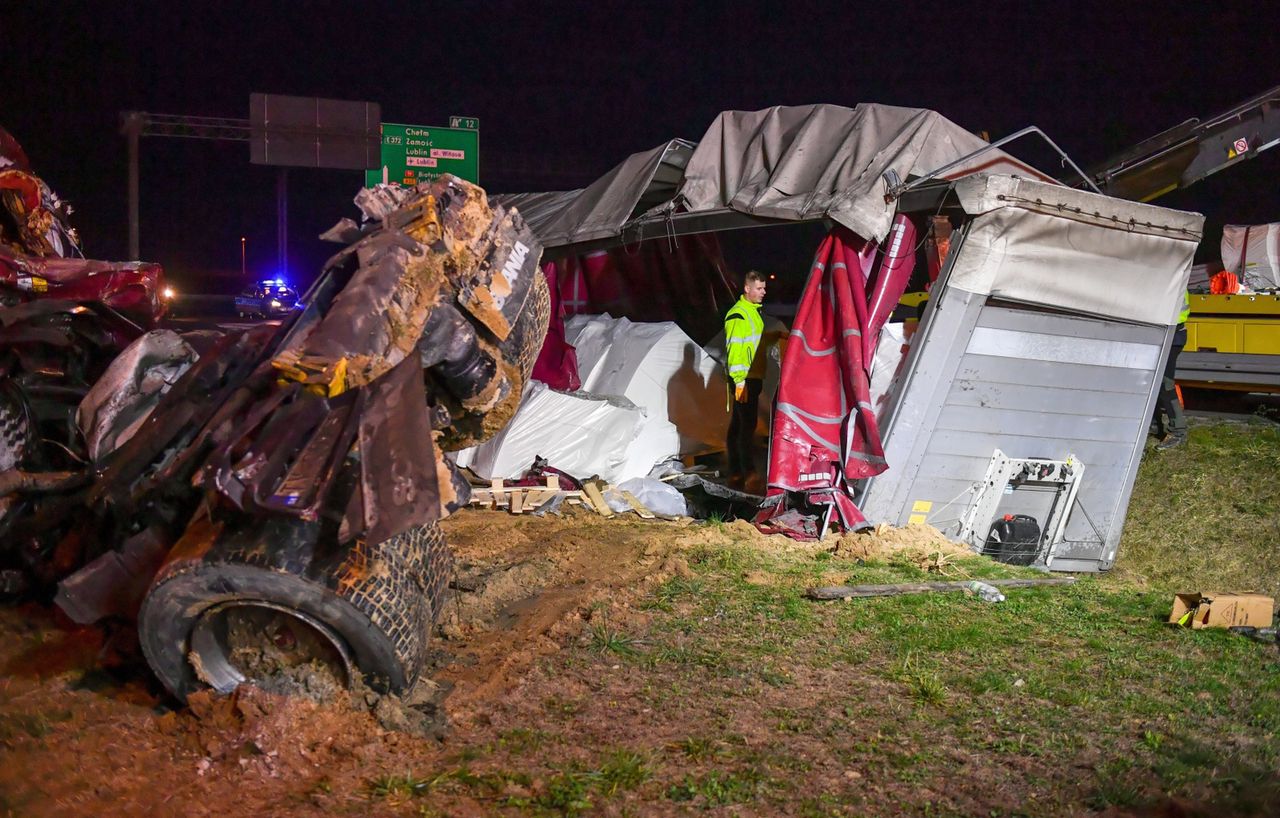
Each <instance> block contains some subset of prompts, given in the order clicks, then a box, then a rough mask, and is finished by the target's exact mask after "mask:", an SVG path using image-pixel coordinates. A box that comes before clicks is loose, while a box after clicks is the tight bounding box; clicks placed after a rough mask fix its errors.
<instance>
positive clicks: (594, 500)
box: [582, 483, 613, 517]
mask: <svg viewBox="0 0 1280 818" xmlns="http://www.w3.org/2000/svg"><path fill="white" fill-rule="evenodd" d="M582 494H583V499H585V500H589V501H590V504H591V507H592V508H593V509H595V512H596V513H597V514H599V515H600V516H601V517H612V516H613V509H611V508H609V504H608V503H606V502H605V501H604V494H602V493H601V491H600V486H598V485H597V484H595V483H583V484H582Z"/></svg>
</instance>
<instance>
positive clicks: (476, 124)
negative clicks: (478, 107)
mask: <svg viewBox="0 0 1280 818" xmlns="http://www.w3.org/2000/svg"><path fill="white" fill-rule="evenodd" d="M449 127H450V128H466V129H467V130H468V131H478V130H480V120H479V119H477V118H476V117H474V116H451V117H449Z"/></svg>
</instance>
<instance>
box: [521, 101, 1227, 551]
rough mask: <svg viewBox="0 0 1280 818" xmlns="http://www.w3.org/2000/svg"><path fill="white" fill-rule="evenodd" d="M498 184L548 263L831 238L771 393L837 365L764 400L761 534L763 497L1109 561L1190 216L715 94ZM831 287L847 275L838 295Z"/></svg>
mask: <svg viewBox="0 0 1280 818" xmlns="http://www.w3.org/2000/svg"><path fill="white" fill-rule="evenodd" d="M1028 132H1034V133H1038V131H1036V130H1035V129H1028ZM1040 136H1043V134H1040ZM1044 138H1045V140H1046V141H1048V139H1047V137H1044ZM1049 144H1050V145H1051V146H1052V142H1050V143H1049ZM1054 147H1055V149H1056V146H1054ZM1062 159H1063V162H1064V164H1069V165H1070V166H1071V167H1072V168H1074V167H1075V166H1074V164H1073V163H1070V160H1069V159H1068V158H1067V157H1066V156H1065V155H1063V156H1062ZM1076 170H1077V172H1078V169H1076ZM506 201H509V202H513V203H516V204H518V205H519V206H520V207H521V209H522V211H523V212H525V213H526V214H528V218H529V222H530V226H531V227H532V228H533V229H534V231H535V233H537V234H538V235H539V238H540V239H541V240H542V241H543V243H544V245H545V246H546V253H545V256H544V258H546V259H548V260H551V261H556V260H561V259H565V258H571V257H574V256H579V255H582V254H585V253H587V252H598V251H600V250H602V249H609V248H617V247H619V246H622V245H627V246H634V245H635V244H637V243H639V242H642V241H644V240H646V239H658V240H660V241H663V242H666V243H668V244H672V243H678V242H679V241H680V240H681V237H682V236H689V235H692V234H699V233H706V232H718V231H729V230H735V229H740V228H748V227H762V226H777V225H785V224H795V223H799V222H814V221H821V222H822V223H824V224H825V225H826V226H827V227H828V228H829V229H830V231H831V235H830V236H829V242H830V241H835V242H836V243H837V244H839V243H841V242H843V245H842V246H843V247H845V248H847V253H848V255H846V256H843V257H842V256H839V255H831V256H830V257H829V256H828V255H827V254H829V253H830V252H831V250H830V247H829V242H824V246H823V249H822V250H821V251H820V253H819V258H818V259H817V260H815V264H814V268H813V271H812V272H811V279H810V283H811V285H812V286H811V287H810V291H811V292H810V296H809V297H810V298H811V299H812V300H813V301H814V302H815V305H813V306H814V309H817V312H816V313H815V312H814V310H812V309H807V307H806V303H803V302H802V304H801V305H800V317H801V319H804V320H806V321H810V323H809V324H807V325H806V326H805V327H804V333H803V334H802V335H803V339H804V343H792V344H791V345H790V346H789V348H788V351H787V354H786V358H785V360H784V363H783V386H782V389H783V391H784V392H786V391H787V389H788V387H787V379H788V376H787V370H788V368H792V369H793V370H795V369H796V368H797V367H803V366H805V365H806V364H805V363H804V361H802V360H801V359H807V360H808V362H809V363H810V364H812V362H813V361H815V360H819V359H824V360H826V361H827V362H828V363H830V362H834V363H835V364H836V366H835V368H834V369H829V370H827V371H828V373H829V375H830V377H826V378H814V377H806V378H800V379H799V382H798V383H797V384H796V385H795V386H794V387H793V388H792V389H791V391H790V392H787V394H786V396H785V400H786V402H785V404H783V403H779V410H780V411H778V412H775V413H774V428H773V437H772V439H771V452H770V470H769V479H768V484H769V493H768V496H767V498H766V504H765V510H764V511H763V512H762V514H761V517H760V518H758V521H761V522H769V523H770V524H771V529H772V530H787V528H788V526H785V525H784V526H779V525H777V522H778V520H779V519H782V518H783V517H784V516H785V514H784V513H783V512H789V513H792V514H793V515H796V514H798V515H799V516H801V517H805V516H806V515H807V516H808V519H809V520H810V522H808V523H806V526H807V527H806V526H800V525H797V524H795V520H794V519H792V520H791V523H790V524H789V528H790V530H791V531H793V532H795V533H799V534H801V535H802V536H803V535H804V534H805V533H806V532H807V534H808V535H810V536H821V535H822V534H823V533H825V531H826V530H827V527H828V524H829V523H838V524H841V525H842V526H843V527H845V528H854V527H858V526H860V525H863V524H865V523H877V522H890V523H895V524H907V523H911V522H927V523H931V524H934V525H936V526H937V527H939V528H940V529H942V530H943V531H944V533H947V534H948V535H950V536H952V537H953V538H955V539H957V540H960V541H965V542H968V543H970V544H971V545H973V546H974V547H975V549H979V550H987V551H989V552H991V553H994V554H995V555H996V556H997V557H1002V558H1007V559H1008V560H1009V561H1015V562H1020V563H1023V564H1038V565H1041V566H1044V567H1048V568H1051V569H1056V570H1104V569H1106V568H1109V567H1110V566H1111V565H1112V564H1113V563H1114V561H1115V557H1116V551H1117V548H1118V544H1119V539H1120V534H1121V531H1122V528H1123V523H1124V517H1125V511H1126V507H1127V504H1128V499H1129V496H1130V493H1131V491H1132V487H1133V482H1134V479H1135V477H1136V473H1137V467H1138V464H1139V461H1140V459H1141V456H1142V451H1143V441H1144V437H1145V435H1146V432H1147V428H1148V422H1149V419H1150V418H1151V415H1152V411H1153V406H1154V402H1155V398H1156V393H1157V390H1158V388H1159V382H1160V377H1159V373H1160V372H1161V370H1162V368H1163V364H1164V360H1165V357H1166V356H1167V354H1168V349H1169V343H1170V339H1171V337H1172V333H1173V329H1174V327H1173V325H1174V323H1175V321H1176V315H1177V312H1178V307H1179V305H1180V303H1181V293H1182V292H1183V290H1184V288H1185V286H1186V280H1187V275H1188V272H1189V269H1190V265H1191V260H1192V254H1193V253H1194V250H1195V247H1196V243H1197V242H1198V241H1199V238H1200V231H1201V227H1202V221H1203V219H1202V217H1201V216H1199V215H1198V214H1192V213H1184V212H1180V211H1174V210H1169V209H1165V208H1159V207H1155V206H1151V205H1142V204H1135V203H1133V202H1128V201H1124V200H1120V199H1114V198H1111V197H1108V196H1105V195H1102V194H1100V193H1096V192H1095V193H1090V192H1083V191H1079V190H1073V189H1070V188H1068V187H1065V186H1063V185H1061V184H1059V183H1058V182H1057V181H1056V180H1054V179H1053V178H1051V177H1049V176H1048V175H1046V174H1044V173H1041V172H1040V171H1037V170H1035V169H1034V168H1032V167H1030V166H1029V165H1026V164H1025V163H1022V162H1020V161H1018V160H1017V159H1015V158H1013V157H1012V156H1010V155H1008V154H1006V153H1004V152H1003V151H1001V150H999V149H997V148H996V147H995V146H991V145H988V144H987V143H986V142H984V141H983V140H981V139H979V138H978V137H976V136H974V135H972V134H970V133H969V132H967V131H965V130H963V129H962V128H959V127H958V126H956V125H954V124H953V123H951V122H949V121H947V120H946V119H944V118H943V117H941V116H940V115H938V114H937V113H934V112H931V111H923V110H917V109H906V108H894V107H889V106H882V105H859V106H858V107H856V108H852V109H850V108H843V107H840V106H832V105H812V106H802V107H795V108H771V109H767V110H764V111H756V112H726V113H724V114H721V115H720V117H718V118H717V120H716V121H715V123H713V125H712V126H711V128H709V129H708V131H707V133H706V134H705V135H704V137H703V138H702V140H700V141H699V142H697V143H692V142H687V141H683V140H673V141H671V142H669V143H667V144H666V145H662V146H659V147H658V148H655V149H654V150H652V151H649V152H646V153H643V154H636V155H635V156H633V157H631V158H629V159H628V160H626V161H624V162H623V163H621V164H620V165H618V166H617V167H616V168H615V169H614V170H613V171H611V172H610V173H608V174H606V175H605V176H604V177H602V178H601V179H600V180H599V181H597V182H596V183H595V184H593V185H591V186H589V187H587V188H584V189H583V190H579V191H567V192H556V193H539V194H520V195H516V196H512V197H510V198H508V199H506ZM943 216H945V217H946V218H947V220H948V227H953V228H955V233H954V234H953V235H952V236H951V238H950V244H949V249H947V248H946V247H943V246H940V245H941V243H940V242H937V241H936V238H937V236H936V235H935V233H934V227H935V225H936V224H937V223H938V220H939V218H940V217H943ZM892 230H899V232H898V233H896V234H894V235H893V236H891V231H892ZM913 235H918V236H920V237H922V238H921V239H920V240H919V243H916V242H915V241H914V240H913V239H908V240H907V242H906V243H905V246H902V244H903V242H901V239H902V237H903V236H913ZM895 240H898V241H899V246H898V247H894V241H895ZM881 242H885V246H884V247H882V246H881V245H880V243H881ZM927 250H932V251H933V255H932V258H930V259H927V260H926V261H925V263H922V264H918V265H917V264H916V263H915V258H914V257H915V256H920V257H921V258H922V259H924V258H925V256H926V252H927ZM833 260H834V263H832V262H833ZM846 262H847V263H846ZM929 262H932V263H929ZM904 264H905V265H906V266H907V267H908V268H910V267H911V266H915V267H916V268H917V269H918V272H917V273H916V274H915V275H912V274H911V271H910V269H907V270H906V271H905V272H904V271H903V269H902V267H903V265H904ZM858 266H861V269H860V270H857V271H855V272H852V273H851V272H849V268H851V267H858ZM833 268H834V269H833ZM833 275H834V276H835V277H836V278H830V277H831V276H833ZM926 275H927V282H926V281H925V278H926ZM824 276H825V277H827V278H824ZM552 278H553V280H554V277H552ZM908 279H910V280H912V281H915V282H916V283H917V285H918V286H922V287H923V288H928V289H929V291H930V295H931V297H930V298H929V299H928V301H927V302H926V306H925V307H924V309H923V312H922V314H921V316H920V324H919V330H918V331H917V332H916V333H915V334H914V336H913V337H911V338H910V340H909V344H908V348H907V350H906V352H905V354H904V355H903V356H901V358H900V361H901V363H900V364H899V367H898V370H897V372H896V374H895V376H894V377H893V378H892V379H891V380H890V382H889V384H888V387H887V393H886V394H885V395H884V396H883V400H882V401H881V402H880V407H881V408H880V409H879V410H878V411H877V409H876V407H874V406H873V405H872V400H871V394H870V389H869V382H870V370H871V366H872V361H874V360H875V359H876V358H878V357H879V358H883V357H885V356H880V355H878V354H877V353H879V352H880V351H881V349H879V348H878V345H883V344H897V345H901V343H902V342H901V337H902V336H901V334H900V332H898V331H897V330H888V329H884V327H885V318H886V316H885V310H884V309H883V307H884V302H885V300H886V299H891V301H890V302H889V303H893V302H896V301H897V300H898V299H899V297H900V296H901V295H902V293H903V290H904V289H905V287H906V286H907V282H908ZM563 283H564V282H563V281H561V284H563ZM575 286H576V285H575ZM837 290H840V291H841V292H844V293H846V295H847V294H848V293H853V297H852V299H851V300H848V299H847V300H848V303H847V304H846V305H844V307H843V310H844V313H845V314H844V315H841V308H840V307H839V306H838V305H836V303H835V301H836V296H835V293H836V291H837ZM842 297H845V296H842ZM828 301H829V302H830V308H829V309H828V308H827V307H825V306H823V304H825V303H826V302H828ZM817 302H822V303H817ZM855 302H856V303H855ZM819 308H820V309H819ZM823 310H826V311H825V312H823ZM855 314H856V315H855ZM793 338H794V336H793ZM855 338H856V339H861V338H868V339H869V340H868V341H866V342H865V343H864V342H863V341H861V340H858V341H857V342H856V343H855V342H854V341H853V340H852V339H855ZM828 356H830V357H828ZM888 357H890V358H893V357H896V356H888ZM811 371H813V372H817V371H821V370H819V369H813V370H811ZM780 400H781V399H780ZM812 512H817V514H816V521H814V515H813V514H812ZM1018 515H1024V516H1018ZM1006 516H1009V517H1010V518H1011V519H1012V520H1013V521H1022V520H1024V519H1034V520H1035V527H1034V537H1033V538H1032V539H1031V541H1030V543H1026V542H1023V543H1020V544H1019V546H1020V547H1018V548H1016V549H1013V550H1012V551H1010V550H1009V549H1007V548H1006V547H1005V546H1006V545H1008V543H996V546H997V547H995V548H993V547H992V545H991V539H992V536H993V532H994V533H995V534H996V535H997V536H998V534H999V533H1000V532H1005V534H1006V536H1007V533H1008V531H1009V529H1010V526H1005V527H1003V528H1002V527H1000V525H999V524H1000V523H1001V522H1003V521H1004V518H1005V517H1006ZM1021 531H1022V532H1023V538H1024V539H1025V536H1026V534H1025V532H1026V528H1025V527H1024V528H1022V529H1021Z"/></svg>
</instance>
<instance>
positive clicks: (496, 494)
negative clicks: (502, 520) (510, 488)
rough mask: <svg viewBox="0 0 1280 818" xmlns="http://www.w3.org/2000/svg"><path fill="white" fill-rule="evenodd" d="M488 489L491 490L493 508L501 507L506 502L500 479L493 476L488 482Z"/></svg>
mask: <svg viewBox="0 0 1280 818" xmlns="http://www.w3.org/2000/svg"><path fill="white" fill-rule="evenodd" d="M489 490H490V491H491V492H493V505H494V507H495V508H502V507H503V506H505V505H506V504H507V495H506V489H505V488H504V486H503V485H502V480H501V479H498V478H495V479H494V480H493V481H492V482H490V483H489Z"/></svg>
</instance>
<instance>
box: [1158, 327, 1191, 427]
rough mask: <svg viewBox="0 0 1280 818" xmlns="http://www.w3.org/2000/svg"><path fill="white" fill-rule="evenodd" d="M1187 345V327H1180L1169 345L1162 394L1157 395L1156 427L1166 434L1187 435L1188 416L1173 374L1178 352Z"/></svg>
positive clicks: (1175, 368) (1161, 386)
mask: <svg viewBox="0 0 1280 818" xmlns="http://www.w3.org/2000/svg"><path fill="white" fill-rule="evenodd" d="M1186 345H1187V328H1186V327H1185V326H1181V327H1178V331H1177V332H1175V333H1174V334H1173V345H1172V346H1171V347H1169V360H1167V361H1165V364H1164V379H1163V381H1162V382H1161V384H1160V394H1159V395H1157V396H1156V416H1155V423H1156V428H1157V429H1159V430H1160V434H1161V436H1164V435H1185V434H1186V433H1187V418H1186V416H1185V415H1183V414H1182V403H1181V402H1179V400H1178V390H1177V387H1176V385H1175V384H1174V380H1173V376H1174V373H1175V372H1177V370H1178V353H1180V352H1182V348H1183V347H1184V346H1186Z"/></svg>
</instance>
